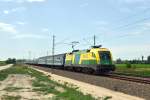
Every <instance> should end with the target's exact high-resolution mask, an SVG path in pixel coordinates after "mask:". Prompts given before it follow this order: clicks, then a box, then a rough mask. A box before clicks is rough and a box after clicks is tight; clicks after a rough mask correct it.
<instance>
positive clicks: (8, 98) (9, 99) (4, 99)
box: [1, 95, 21, 100]
mask: <svg viewBox="0 0 150 100" xmlns="http://www.w3.org/2000/svg"><path fill="white" fill-rule="evenodd" d="M20 99H21V96H9V95H3V97H2V99H1V100H20Z"/></svg>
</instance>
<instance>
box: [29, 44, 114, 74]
mask: <svg viewBox="0 0 150 100" xmlns="http://www.w3.org/2000/svg"><path fill="white" fill-rule="evenodd" d="M28 64H34V65H41V66H47V67H53V68H60V69H66V70H74V71H81V72H90V73H104V72H105V73H106V72H111V71H114V70H115V65H114V64H113V59H112V54H111V52H110V50H109V49H107V48H102V47H101V46H93V47H92V48H90V49H86V50H73V51H72V52H69V53H63V54H58V55H53V56H44V57H40V58H37V59H35V60H34V61H30V62H28Z"/></svg>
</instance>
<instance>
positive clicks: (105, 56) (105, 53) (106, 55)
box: [99, 51, 111, 60]
mask: <svg viewBox="0 0 150 100" xmlns="http://www.w3.org/2000/svg"><path fill="white" fill-rule="evenodd" d="M99 56H100V58H101V60H111V56H110V52H109V51H100V52H99Z"/></svg>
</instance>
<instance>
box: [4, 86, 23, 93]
mask: <svg viewBox="0 0 150 100" xmlns="http://www.w3.org/2000/svg"><path fill="white" fill-rule="evenodd" d="M20 89H23V88H19V87H7V88H5V89H4V90H5V91H8V92H13V91H17V90H20Z"/></svg>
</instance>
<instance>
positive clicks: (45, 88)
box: [0, 65, 95, 100]
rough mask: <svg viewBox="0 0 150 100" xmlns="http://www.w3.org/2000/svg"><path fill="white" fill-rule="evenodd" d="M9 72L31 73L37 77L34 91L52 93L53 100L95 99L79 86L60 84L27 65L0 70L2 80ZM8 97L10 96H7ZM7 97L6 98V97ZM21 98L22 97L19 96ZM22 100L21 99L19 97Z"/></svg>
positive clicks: (34, 81) (10, 89) (0, 79)
mask: <svg viewBox="0 0 150 100" xmlns="http://www.w3.org/2000/svg"><path fill="white" fill-rule="evenodd" d="M9 74H25V75H30V76H32V77H34V78H35V80H33V82H32V85H33V87H34V88H33V91H37V92H40V93H41V92H42V93H43V94H45V95H46V94H49V93H52V94H54V95H55V97H54V98H53V99H52V100H95V98H93V97H92V96H91V95H88V94H87V95H85V94H83V93H82V92H80V91H78V90H77V89H78V87H68V86H67V84H68V83H66V84H59V83H57V82H55V81H53V80H50V79H49V77H48V76H46V75H44V74H43V73H41V72H38V71H35V70H33V69H31V68H29V67H27V66H22V65H14V66H13V67H11V68H9V69H5V70H2V71H0V81H3V80H5V79H6V78H7V77H8V75H9ZM56 87H61V88H63V89H65V91H63V92H60V91H58V90H57V89H56ZM20 89H21V88H10V87H9V88H7V89H6V90H9V91H10V92H11V91H14V90H20ZM6 97H7V98H8V96H6ZM6 97H5V98H6ZM19 98H21V97H19ZM11 100H16V99H11ZM17 100H20V99H17Z"/></svg>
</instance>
